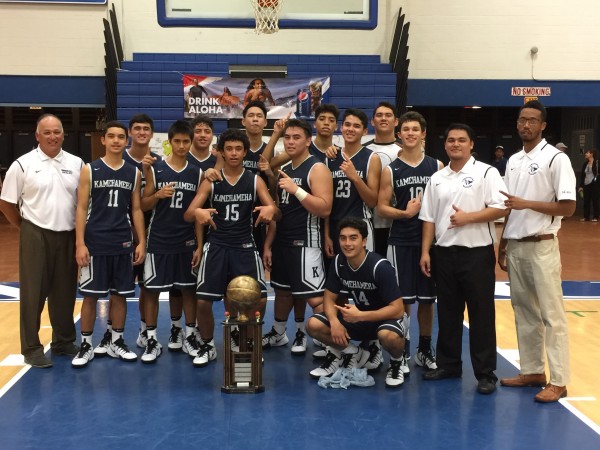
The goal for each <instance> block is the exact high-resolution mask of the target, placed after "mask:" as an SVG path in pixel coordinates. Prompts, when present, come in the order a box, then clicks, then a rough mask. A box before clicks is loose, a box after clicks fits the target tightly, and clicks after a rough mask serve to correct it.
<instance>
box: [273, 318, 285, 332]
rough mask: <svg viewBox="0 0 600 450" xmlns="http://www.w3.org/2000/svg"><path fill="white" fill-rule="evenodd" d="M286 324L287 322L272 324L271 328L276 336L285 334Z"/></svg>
mask: <svg viewBox="0 0 600 450" xmlns="http://www.w3.org/2000/svg"><path fill="white" fill-rule="evenodd" d="M286 324H287V322H279V321H278V320H276V321H275V322H273V328H274V329H275V331H276V332H277V334H283V333H285V326H286Z"/></svg>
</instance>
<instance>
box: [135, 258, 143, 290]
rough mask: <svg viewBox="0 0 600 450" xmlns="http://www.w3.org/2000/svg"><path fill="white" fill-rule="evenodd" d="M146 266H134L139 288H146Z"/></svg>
mask: <svg viewBox="0 0 600 450" xmlns="http://www.w3.org/2000/svg"><path fill="white" fill-rule="evenodd" d="M144 266H145V264H140V265H138V266H133V277H134V279H135V280H137V282H138V286H139V287H144Z"/></svg>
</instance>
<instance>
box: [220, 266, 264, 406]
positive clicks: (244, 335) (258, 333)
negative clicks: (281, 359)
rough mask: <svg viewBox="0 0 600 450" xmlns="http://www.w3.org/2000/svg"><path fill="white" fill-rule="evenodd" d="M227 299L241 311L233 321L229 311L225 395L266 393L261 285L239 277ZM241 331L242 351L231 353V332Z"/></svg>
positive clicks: (225, 339) (225, 325) (225, 323)
mask: <svg viewBox="0 0 600 450" xmlns="http://www.w3.org/2000/svg"><path fill="white" fill-rule="evenodd" d="M227 298H228V299H229V301H230V302H231V303H232V304H233V305H234V306H235V308H236V309H237V310H238V318H237V320H232V319H230V317H229V316H230V315H229V312H228V311H225V320H224V321H223V322H222V324H223V342H224V346H225V351H224V355H225V356H224V358H223V359H224V363H225V371H224V372H225V373H224V375H225V382H224V383H223V386H222V387H221V391H222V392H226V393H228V394H256V393H258V392H263V391H264V390H265V387H264V386H263V384H262V324H263V322H262V318H261V317H260V312H259V311H258V308H259V306H260V285H259V284H258V282H257V281H256V280H255V279H254V278H252V277H249V276H247V275H241V276H239V277H235V278H234V279H233V280H231V281H230V282H229V285H227ZM234 326H237V327H238V330H239V336H240V351H239V352H234V351H232V349H231V332H232V328H233V327H234Z"/></svg>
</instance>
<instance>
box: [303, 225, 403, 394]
mask: <svg viewBox="0 0 600 450" xmlns="http://www.w3.org/2000/svg"><path fill="white" fill-rule="evenodd" d="M367 237H368V228H367V224H366V223H365V221H364V220H363V219H362V218H356V217H347V218H345V219H342V220H341V221H340V224H339V243H340V248H341V251H342V253H341V254H338V255H336V256H335V258H334V260H333V262H332V264H331V267H330V269H329V273H328V274H327V281H326V283H325V294H324V302H323V309H324V312H323V313H322V314H315V315H313V316H312V317H311V318H310V319H309V321H308V325H307V331H308V334H309V335H311V336H312V337H313V338H315V339H318V340H319V341H321V342H323V343H325V344H327V345H328V346H329V347H328V353H327V356H326V357H325V362H324V363H323V364H322V365H321V366H320V367H318V368H316V369H314V370H312V371H311V372H310V375H311V376H312V377H314V378H319V377H321V376H329V375H332V374H333V373H335V371H336V370H337V369H338V368H340V367H345V368H348V369H353V368H361V367H363V366H364V365H365V363H366V362H367V360H368V359H369V351H367V350H365V349H363V348H362V347H360V346H358V345H356V344H353V343H352V342H351V341H352V340H355V341H364V340H374V339H378V340H379V342H380V343H381V345H382V347H383V348H384V349H385V350H387V351H388V352H389V353H390V356H391V359H390V367H389V368H388V371H387V376H386V379H385V384H386V386H388V387H397V386H400V385H402V383H403V382H404V373H403V372H402V370H401V366H400V364H401V362H402V356H403V354H404V336H405V332H406V328H405V320H406V318H405V317H406V316H405V315H404V304H403V301H402V297H401V296H400V289H399V288H398V285H397V284H396V278H395V272H394V268H393V267H392V265H391V264H390V262H389V261H388V260H387V259H385V258H383V257H381V256H379V255H377V254H376V253H371V252H369V251H368V250H366V248H365V247H366V245H367ZM340 294H341V295H343V296H347V297H348V298H352V299H353V300H354V304H346V305H344V306H338V305H337V304H336V300H337V299H338V296H339V295H340Z"/></svg>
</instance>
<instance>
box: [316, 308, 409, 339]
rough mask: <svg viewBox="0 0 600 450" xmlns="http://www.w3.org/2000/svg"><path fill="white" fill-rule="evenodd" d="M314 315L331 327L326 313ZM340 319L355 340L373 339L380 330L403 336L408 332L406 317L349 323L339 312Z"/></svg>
mask: <svg viewBox="0 0 600 450" xmlns="http://www.w3.org/2000/svg"><path fill="white" fill-rule="evenodd" d="M312 317H314V318H315V319H317V320H319V321H321V322H323V323H324V324H325V325H327V326H328V327H331V325H330V324H329V319H328V318H327V316H326V315H325V314H324V313H319V314H314V315H313V316H312ZM338 319H339V320H340V322H341V324H342V325H343V326H344V328H346V330H347V331H348V334H349V335H350V339H352V340H353V341H372V340H375V339H377V333H378V332H379V331H380V330H389V331H393V332H394V333H396V334H397V335H398V336H400V337H401V338H403V337H404V336H405V333H406V326H405V322H404V319H397V320H381V321H377V322H355V323H349V322H346V321H345V320H344V319H343V317H342V313H338Z"/></svg>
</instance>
